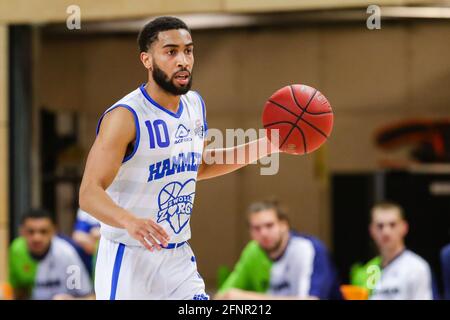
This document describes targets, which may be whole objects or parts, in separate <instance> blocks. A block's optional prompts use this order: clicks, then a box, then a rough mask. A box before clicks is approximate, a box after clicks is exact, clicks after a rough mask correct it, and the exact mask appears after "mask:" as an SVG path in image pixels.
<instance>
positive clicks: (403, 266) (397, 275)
mask: <svg viewBox="0 0 450 320" xmlns="http://www.w3.org/2000/svg"><path fill="white" fill-rule="evenodd" d="M370 299H371V300H431V299H433V286H432V275H431V269H430V266H429V265H428V263H427V262H426V261H425V260H424V259H423V258H422V257H420V256H418V255H417V254H415V253H414V252H412V251H409V250H404V251H403V252H402V253H401V254H400V255H398V256H397V257H396V258H395V259H394V260H392V261H391V262H390V263H389V264H388V265H387V266H385V267H384V268H383V270H382V271H381V277H380V279H379V280H378V282H377V283H376V285H375V288H374V290H373V292H372V295H371V297H370Z"/></svg>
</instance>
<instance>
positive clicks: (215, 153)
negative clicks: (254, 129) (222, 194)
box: [198, 137, 274, 180]
mask: <svg viewBox="0 0 450 320" xmlns="http://www.w3.org/2000/svg"><path fill="white" fill-rule="evenodd" d="M271 152H274V150H271V147H270V143H269V142H268V140H267V138H265V137H264V138H260V139H257V140H253V141H251V142H248V143H244V144H241V145H238V146H235V147H231V148H221V149H212V150H205V152H204V154H203V163H202V165H201V170H200V171H199V173H198V180H203V179H210V178H214V177H218V176H221V175H224V174H227V173H230V172H233V171H236V170H238V169H240V168H242V167H245V166H246V165H248V164H250V163H253V162H256V161H258V160H259V159H261V158H264V157H265V156H267V155H269V154H270V153H271Z"/></svg>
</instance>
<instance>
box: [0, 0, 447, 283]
mask: <svg viewBox="0 0 450 320" xmlns="http://www.w3.org/2000/svg"><path fill="white" fill-rule="evenodd" d="M72 4H75V5H77V6H79V8H80V13H81V29H74V30H69V29H68V27H67V25H66V19H67V18H68V16H70V13H67V8H68V6H69V5H72ZM371 4H376V5H379V6H380V7H381V15H382V19H381V25H380V27H381V28H380V29H373V30H371V29H369V28H368V26H367V19H368V18H369V17H370V16H371V14H372V12H369V13H368V12H367V8H368V6H369V5H371ZM449 5H450V2H449V1H408V0H403V1H402V0H384V1H377V2H376V3H372V1H363V0H299V1H295V0H266V1H256V0H208V1H204V0H183V1H176V0H173V1H143V0H130V1H120V0H111V1H93V0H91V1H90V0H77V1H63V0H59V1H58V0H36V1H31V0H1V1H0V283H1V282H5V281H7V252H8V246H9V244H10V241H11V240H12V239H13V238H15V237H16V236H17V235H18V226H19V223H20V217H21V214H22V213H23V212H24V211H26V210H27V209H28V208H30V207H44V208H46V209H48V210H49V211H50V212H51V213H52V214H54V216H55V218H56V220H57V224H58V228H59V231H60V232H61V233H63V234H66V235H68V236H70V235H71V232H72V228H73V224H74V221H75V215H76V211H77V209H78V198H77V195H78V188H79V184H80V181H81V176H82V173H83V169H84V164H85V159H86V156H87V152H88V151H89V148H90V146H91V145H92V143H93V140H94V138H95V127H96V125H97V121H98V118H99V116H100V115H101V113H102V112H103V111H104V110H105V109H106V108H108V107H109V106H110V105H111V104H113V103H114V102H115V101H117V100H118V99H120V98H121V97H122V96H124V95H125V94H127V93H128V92H130V91H132V90H134V89H135V88H137V87H138V86H139V85H140V84H141V83H143V82H145V81H146V72H145V69H144V68H143V67H142V65H141V63H140V61H139V56H138V54H139V52H138V48H137V44H136V38H137V33H138V31H139V30H140V28H141V27H142V26H143V25H144V24H145V23H146V22H147V21H148V20H150V19H151V18H152V17H155V16H158V15H176V16H178V17H180V18H181V19H183V20H184V21H185V22H186V23H187V24H188V25H189V26H190V27H191V28H192V30H193V39H194V43H195V68H194V85H193V88H194V89H195V90H197V91H199V92H200V93H201V94H202V96H203V98H204V100H205V102H206V108H207V114H208V116H207V120H208V125H209V127H210V128H218V129H221V130H225V129H226V128H244V129H248V128H260V127H261V114H262V108H263V106H264V103H265V100H266V99H267V98H268V97H269V96H270V95H271V94H272V93H273V92H274V91H276V90H277V89H279V88H281V87H283V86H285V85H288V84H293V83H303V84H307V85H310V86H313V87H316V88H318V89H319V90H320V91H321V92H322V93H323V94H324V95H325V96H326V97H327V98H328V100H329V101H330V102H331V105H332V107H333V110H334V112H335V125H334V130H333V133H332V137H331V139H330V140H329V141H328V143H327V144H326V145H324V146H323V147H322V148H321V149H319V150H318V151H317V152H315V153H313V154H310V155H306V156H292V155H287V154H282V155H281V159H280V170H279V173H278V174H277V175H273V176H261V175H260V174H259V167H258V166H256V165H251V166H248V167H246V168H245V169H243V170H240V171H238V172H236V173H232V174H229V175H227V176H224V177H221V178H217V179H213V180H211V181H202V182H199V183H198V185H197V188H198V189H197V190H198V191H197V192H198V194H197V198H196V204H195V210H194V216H193V219H192V222H191V226H192V229H193V231H192V233H193V238H192V240H191V243H192V245H193V248H194V251H195V252H196V254H197V261H198V266H199V271H200V273H201V274H202V275H203V277H204V278H205V281H206V284H207V286H208V287H209V290H214V288H215V286H216V283H217V272H218V269H219V268H220V267H221V266H228V267H232V266H233V265H234V263H235V262H236V260H237V258H238V257H239V254H240V252H241V250H242V248H243V246H244V245H245V244H246V243H247V241H248V239H249V236H248V232H247V226H246V222H245V210H246V208H247V206H248V205H249V204H250V203H251V202H252V201H255V200H261V199H264V198H267V197H272V196H275V197H277V198H278V199H279V200H280V201H281V202H282V203H283V204H284V205H285V206H286V207H288V209H289V216H290V219H291V221H292V224H293V226H294V227H295V229H297V230H298V231H301V232H306V233H309V234H312V235H315V236H317V237H319V238H320V239H322V240H323V241H324V242H325V243H326V244H327V246H328V247H329V248H330V251H331V252H332V253H333V256H334V258H335V261H336V264H337V266H338V269H339V271H340V273H341V277H342V279H343V280H344V281H345V280H346V279H348V272H349V269H350V266H351V264H353V263H354V262H356V261H365V260H367V259H368V258H370V257H372V256H373V255H374V251H373V245H372V244H371V241H370V239H369V234H368V228H367V227H368V223H369V209H370V207H371V205H372V204H373V203H374V202H376V201H379V200H383V199H389V200H394V201H397V202H399V203H400V204H401V205H402V206H403V207H404V208H405V213H406V217H407V219H408V220H409V223H410V225H411V230H410V233H409V235H408V237H407V245H408V246H409V247H410V248H411V249H412V250H414V251H416V252H417V253H419V254H420V255H422V256H423V257H424V258H426V260H427V261H428V262H429V263H430V265H431V267H432V268H433V271H434V272H435V273H436V275H438V277H440V274H441V270H440V264H439V250H440V249H441V248H442V247H443V246H444V245H445V244H446V243H448V242H450V155H449V154H450V129H449V128H450V125H449V123H450V7H449Z"/></svg>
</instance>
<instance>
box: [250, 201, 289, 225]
mask: <svg viewBox="0 0 450 320" xmlns="http://www.w3.org/2000/svg"><path fill="white" fill-rule="evenodd" d="M266 210H273V211H275V214H276V215H277V218H278V220H280V221H284V222H286V223H287V224H288V225H289V218H288V215H287V213H286V210H285V209H284V208H283V207H282V206H281V205H280V203H279V201H278V200H276V199H269V200H263V201H258V202H254V203H252V204H250V206H249V207H248V209H247V220H248V219H249V218H250V216H251V215H253V214H256V213H259V212H261V211H266Z"/></svg>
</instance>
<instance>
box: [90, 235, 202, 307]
mask: <svg viewBox="0 0 450 320" xmlns="http://www.w3.org/2000/svg"><path fill="white" fill-rule="evenodd" d="M170 246H172V248H164V249H161V250H160V251H158V250H155V251H153V252H151V251H149V250H148V249H146V248H144V247H139V246H126V245H124V244H122V243H117V242H114V241H111V240H108V239H106V238H105V237H101V239H100V244H99V248H98V254H97V263H96V267H95V294H96V298H97V299H98V300H116V299H117V300H144V299H148V300H206V299H209V297H208V295H207V294H206V293H205V283H204V281H203V279H202V277H201V276H200V274H199V273H198V272H197V263H196V259H195V256H194V253H193V252H192V249H191V247H190V245H189V243H187V242H182V243H179V244H169V246H168V247H170Z"/></svg>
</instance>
